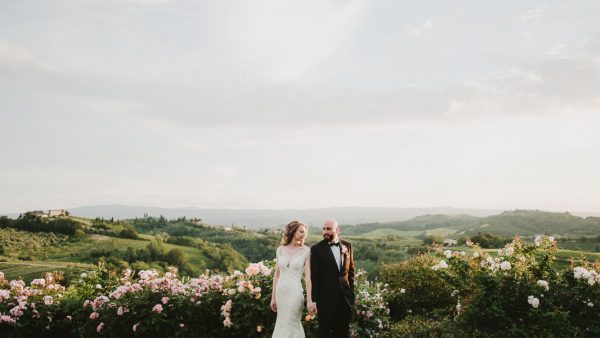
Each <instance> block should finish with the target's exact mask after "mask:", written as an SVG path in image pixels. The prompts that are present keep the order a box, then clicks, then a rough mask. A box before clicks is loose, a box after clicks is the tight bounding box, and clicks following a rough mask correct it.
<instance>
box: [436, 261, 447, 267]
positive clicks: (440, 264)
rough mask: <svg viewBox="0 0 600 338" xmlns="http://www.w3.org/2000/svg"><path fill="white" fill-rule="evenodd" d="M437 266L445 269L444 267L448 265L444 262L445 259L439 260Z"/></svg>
mask: <svg viewBox="0 0 600 338" xmlns="http://www.w3.org/2000/svg"><path fill="white" fill-rule="evenodd" d="M438 266H439V267H440V268H441V269H445V268H447V267H448V264H446V261H443V260H441V261H440V262H439V263H438Z"/></svg>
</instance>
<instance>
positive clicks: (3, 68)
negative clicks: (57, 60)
mask: <svg viewBox="0 0 600 338" xmlns="http://www.w3.org/2000/svg"><path fill="white" fill-rule="evenodd" d="M31 68H33V70H40V71H51V70H54V69H55V67H54V66H52V65H50V64H48V63H47V62H45V61H43V60H40V59H39V58H38V57H36V56H35V55H33V53H31V52H30V51H29V50H27V49H26V48H24V47H21V46H19V45H17V44H14V43H12V42H10V41H9V40H6V39H3V38H2V37H0V72H3V73H7V72H13V71H15V70H17V69H20V70H29V69H31Z"/></svg>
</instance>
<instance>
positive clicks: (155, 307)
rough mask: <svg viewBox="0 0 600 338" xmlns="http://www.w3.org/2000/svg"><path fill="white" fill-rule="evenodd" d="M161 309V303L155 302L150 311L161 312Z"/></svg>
mask: <svg viewBox="0 0 600 338" xmlns="http://www.w3.org/2000/svg"><path fill="white" fill-rule="evenodd" d="M162 310H163V307H162V305H161V304H156V305H154V307H153V308H152V312H156V313H161V312H162Z"/></svg>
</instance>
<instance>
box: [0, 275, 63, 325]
mask: <svg viewBox="0 0 600 338" xmlns="http://www.w3.org/2000/svg"><path fill="white" fill-rule="evenodd" d="M1 285H8V286H9V289H0V302H1V303H5V304H6V308H7V309H8V313H0V323H8V324H16V323H17V321H18V320H19V319H20V318H22V317H23V316H26V315H27V316H30V317H31V318H34V319H39V318H41V316H42V315H44V316H45V317H46V318H47V319H48V321H52V314H51V313H50V312H49V313H46V312H45V311H46V309H40V308H39V307H37V304H43V305H44V306H46V307H47V306H52V305H56V304H58V303H59V302H60V299H61V298H62V292H63V291H64V289H65V288H64V287H63V286H62V285H60V284H58V282H57V281H56V280H55V277H54V275H53V274H51V273H48V272H47V273H45V274H44V278H38V279H34V280H33V281H31V283H30V284H29V286H27V285H26V284H25V282H24V281H23V280H20V279H19V280H12V281H10V282H7V281H6V280H5V279H4V273H2V272H0V286H1ZM38 310H39V311H38ZM40 311H42V312H41V313H40Z"/></svg>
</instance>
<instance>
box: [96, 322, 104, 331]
mask: <svg viewBox="0 0 600 338" xmlns="http://www.w3.org/2000/svg"><path fill="white" fill-rule="evenodd" d="M103 330H104V323H103V322H102V323H100V324H98V327H96V332H98V333H101V332H102V331H103Z"/></svg>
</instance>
